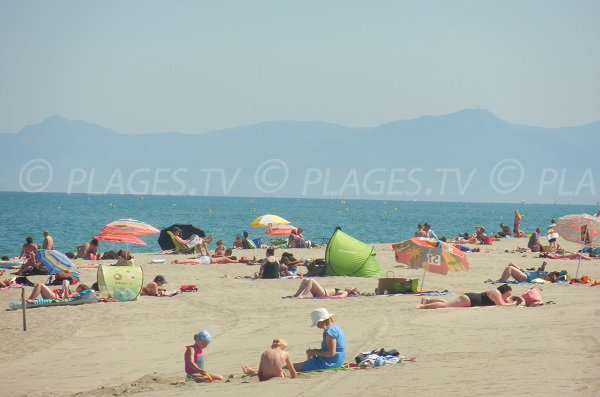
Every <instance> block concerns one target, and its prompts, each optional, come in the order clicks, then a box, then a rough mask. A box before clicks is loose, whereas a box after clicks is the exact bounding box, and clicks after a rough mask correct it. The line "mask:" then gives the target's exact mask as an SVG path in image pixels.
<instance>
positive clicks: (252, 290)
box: [0, 239, 600, 397]
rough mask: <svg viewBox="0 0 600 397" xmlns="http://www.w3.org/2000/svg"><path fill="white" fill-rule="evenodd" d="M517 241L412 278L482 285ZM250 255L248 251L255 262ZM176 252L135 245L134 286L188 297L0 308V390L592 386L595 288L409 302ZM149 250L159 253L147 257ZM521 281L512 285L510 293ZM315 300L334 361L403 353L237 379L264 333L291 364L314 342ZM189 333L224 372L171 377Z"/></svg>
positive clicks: (538, 389)
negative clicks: (343, 353) (469, 302)
mask: <svg viewBox="0 0 600 397" xmlns="http://www.w3.org/2000/svg"><path fill="white" fill-rule="evenodd" d="M526 243H527V241H526V240H524V239H507V240H504V241H498V242H494V244H493V245H491V246H481V248H482V252H481V253H469V254H468V258H469V261H470V264H471V270H470V271H468V272H460V273H450V274H449V275H448V276H442V275H438V274H430V273H428V274H427V275H426V279H425V288H426V289H430V290H439V291H442V290H448V291H450V292H451V293H452V294H451V295H449V296H448V298H449V299H452V298H453V297H456V296H457V295H460V294H462V293H464V292H482V291H485V290H487V289H490V288H492V287H494V286H493V285H491V284H489V283H485V281H486V280H488V279H497V278H498V277H499V276H500V274H501V272H502V270H503V268H504V267H505V266H506V264H508V263H509V262H513V263H516V264H518V265H519V266H521V267H522V268H528V267H538V266H540V265H541V263H542V259H539V258H537V255H536V254H531V253H528V254H522V253H518V252H513V251H514V250H515V248H516V247H523V246H526ZM560 244H561V245H563V246H564V247H566V248H567V249H569V250H571V251H575V250H576V249H577V248H578V246H577V245H576V244H572V243H569V242H566V241H564V240H562V241H560ZM376 248H377V258H378V260H379V263H380V264H381V267H382V269H383V272H384V273H385V272H387V271H388V270H393V272H394V274H395V275H396V276H397V277H407V278H420V277H422V274H423V273H422V270H413V269H403V268H397V267H396V265H397V263H396V262H395V260H394V253H393V251H392V250H391V247H390V244H378V245H376ZM291 251H292V252H294V253H295V255H296V256H297V257H302V258H318V257H324V248H317V249H303V250H291ZM506 251H508V252H506ZM281 252H282V251H280V250H278V251H277V254H281ZM236 253H237V254H238V255H239V254H240V252H239V251H237V252H236ZM246 253H247V252H244V254H246ZM263 254H264V250H259V251H256V256H257V257H259V258H260V257H262V256H263ZM184 257H185V256H182V255H159V254H151V253H149V254H137V255H136V257H135V261H136V264H138V265H141V266H142V267H143V269H144V278H145V281H146V282H148V281H150V280H151V279H152V278H153V277H154V276H155V275H156V274H162V275H164V276H165V278H166V279H167V282H168V284H167V287H168V289H177V288H178V287H179V286H180V285H181V284H196V285H197V286H198V287H199V291H198V292H196V293H184V294H180V295H178V296H174V297H170V298H157V297H141V298H140V299H139V300H138V301H134V302H116V303H97V304H88V305H81V306H61V307H46V308H37V309H32V310H28V311H27V325H28V330H27V331H26V332H23V330H22V313H21V311H6V310H3V311H1V312H0V329H1V331H2V334H1V335H2V341H1V344H0V353H1V357H2V362H1V363H0V372H1V373H2V382H1V385H0V395H4V396H120V395H134V396H140V397H141V396H191V395H197V394H198V393H210V394H211V395H214V396H232V395H236V394H238V395H245V396H250V397H252V396H272V395H273V396H275V395H289V396H309V395H320V394H326V393H327V394H328V395H345V396H361V395H369V396H393V395H407V394H410V395H417V396H419V395H432V396H433V395H452V396H463V395H464V396H467V395H469V396H473V395H476V396H488V395H509V396H511V395H524V394H526V395H533V396H538V395H539V396H545V395H563V396H592V395H600V379H599V378H598V373H599V370H600V343H599V336H598V335H600V333H599V332H598V330H599V327H598V318H599V314H600V309H599V307H600V286H597V287H590V286H589V285H544V286H542V287H541V289H542V295H543V298H544V300H545V301H553V302H555V304H549V305H544V306H541V307H531V308H526V307H486V308H464V309H438V310H418V309H417V308H416V307H417V305H418V304H419V302H420V300H421V297H418V296H396V295H394V296H374V297H357V298H348V299H342V300H333V299H321V300H317V299H305V300H299V299H282V296H285V295H291V294H293V293H294V292H295V290H296V289H297V287H298V285H299V284H300V280H298V279H292V280H289V279H285V280H249V279H243V278H242V279H238V278H235V277H236V276H249V275H251V274H253V273H254V272H255V271H257V266H248V265H245V264H228V265H182V264H170V261H172V260H173V259H176V258H184ZM157 258H164V259H166V260H167V263H165V264H151V263H150V261H151V260H152V259H157ZM80 263H89V262H78V264H80ZM104 263H111V261H104ZM547 268H548V270H562V269H565V270H567V271H568V272H569V273H570V274H571V275H574V274H575V270H576V268H577V261H576V260H548V266H547ZM8 272H9V271H7V274H8ZM579 275H580V276H581V275H589V276H590V277H591V278H592V279H600V260H598V259H594V260H590V261H582V262H581V266H580V270H579ZM31 279H32V280H33V281H36V282H37V281H43V280H44V279H45V277H43V276H35V277H31ZM82 281H83V282H85V283H89V284H92V283H93V282H94V281H96V270H95V269H84V270H82ZM319 282H320V283H321V284H322V285H324V286H326V287H334V286H335V287H340V288H343V287H346V286H353V287H358V288H359V289H361V290H363V291H373V290H374V289H375V287H376V286H377V278H350V277H323V278H319ZM526 288H527V286H525V285H514V286H513V292H514V294H520V293H521V292H523V291H524V290H525V289H526ZM30 290H31V289H30V288H26V293H27V294H28V293H29V292H30ZM20 294H21V290H20V289H9V290H3V291H0V306H1V307H2V308H7V307H8V304H9V302H11V301H14V300H16V299H18V298H19V297H20ZM317 307H325V308H327V309H328V310H329V311H330V312H333V313H335V319H336V322H337V323H338V324H340V325H341V326H342V328H343V329H344V330H345V332H346V337H347V344H348V346H347V359H346V361H347V362H353V359H354V356H355V355H356V354H358V353H359V352H361V351H368V350H371V349H375V348H381V347H384V348H389V349H391V348H395V349H397V350H398V351H400V352H401V354H402V355H403V356H406V357H411V358H412V357H414V358H415V359H416V361H415V362H405V363H402V364H398V365H390V366H384V367H380V368H372V369H366V370H346V371H334V372H333V371H332V372H317V373H309V374H300V375H299V377H298V378H297V379H275V380H270V381H268V382H258V380H257V379H256V378H247V377H242V371H241V369H240V366H241V365H242V364H243V363H246V364H248V365H250V366H257V365H258V360H259V357H260V354H261V352H262V351H263V350H265V349H266V348H267V347H268V346H269V345H270V343H271V340H272V339H273V338H274V337H276V336H281V337H284V338H286V339H287V340H288V342H289V351H290V353H291V356H292V358H293V361H303V360H304V359H305V353H304V352H305V350H306V349H307V348H315V347H317V346H318V345H319V344H320V341H321V333H320V331H319V330H318V329H316V328H311V327H310V311H311V310H312V309H314V308H317ZM201 329H207V330H210V332H211V333H212V334H213V336H214V341H213V342H212V343H211V344H210V346H209V347H208V348H207V349H206V368H207V369H208V370H210V371H211V372H216V373H220V374H222V375H224V376H225V378H226V382H215V383H212V384H195V383H185V384H184V383H182V382H181V381H183V379H184V372H183V352H184V348H185V346H186V345H189V344H191V343H192V342H193V335H194V333H196V332H197V331H199V330H201Z"/></svg>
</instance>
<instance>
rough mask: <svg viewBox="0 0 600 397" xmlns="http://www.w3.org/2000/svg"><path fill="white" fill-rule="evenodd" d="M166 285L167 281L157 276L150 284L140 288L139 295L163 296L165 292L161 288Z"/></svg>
mask: <svg viewBox="0 0 600 397" xmlns="http://www.w3.org/2000/svg"><path fill="white" fill-rule="evenodd" d="M166 283H167V280H165V277H164V276H162V275H160V274H159V275H157V276H156V277H154V280H153V281H152V282H150V283H148V285H146V286H145V287H142V290H141V291H140V295H145V296H163V295H165V293H166V290H165V289H164V288H161V287H162V286H163V285H165V284H166Z"/></svg>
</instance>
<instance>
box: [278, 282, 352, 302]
mask: <svg viewBox="0 0 600 397" xmlns="http://www.w3.org/2000/svg"><path fill="white" fill-rule="evenodd" d="M310 296H312V297H313V298H337V299H343V298H346V297H348V296H360V292H359V291H358V289H356V288H352V287H349V288H344V289H340V288H323V287H322V286H321V285H320V284H319V283H318V282H317V281H316V280H313V279H312V278H305V279H304V280H302V282H301V283H300V287H299V288H298V291H296V293H295V294H294V295H289V296H284V298H299V299H302V298H308V297H310Z"/></svg>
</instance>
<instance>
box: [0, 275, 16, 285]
mask: <svg viewBox="0 0 600 397" xmlns="http://www.w3.org/2000/svg"><path fill="white" fill-rule="evenodd" d="M2 274H4V272H2V273H0V276H1V275H2ZM15 280H16V277H13V278H7V279H6V280H4V281H3V280H0V289H4V288H8V287H12V286H13V285H15V284H17V282H16V281H15Z"/></svg>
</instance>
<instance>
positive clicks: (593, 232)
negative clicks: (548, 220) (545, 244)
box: [555, 214, 600, 246]
mask: <svg viewBox="0 0 600 397" xmlns="http://www.w3.org/2000/svg"><path fill="white" fill-rule="evenodd" d="M555 230H556V232H557V233H558V234H559V235H560V236H561V237H562V238H564V239H565V240H569V241H574V242H576V243H583V244H590V245H591V246H595V245H599V244H600V217H597V216H592V215H588V214H575V215H566V216H563V217H561V218H558V220H557V221H556V227H555Z"/></svg>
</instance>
